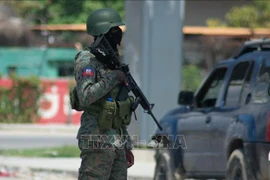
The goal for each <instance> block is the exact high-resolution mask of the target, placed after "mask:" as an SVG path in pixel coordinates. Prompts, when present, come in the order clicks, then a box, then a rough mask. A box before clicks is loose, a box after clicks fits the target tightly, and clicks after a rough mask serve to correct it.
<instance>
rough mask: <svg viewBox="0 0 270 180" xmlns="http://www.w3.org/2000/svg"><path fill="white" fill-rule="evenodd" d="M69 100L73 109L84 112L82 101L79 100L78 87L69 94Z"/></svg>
mask: <svg viewBox="0 0 270 180" xmlns="http://www.w3.org/2000/svg"><path fill="white" fill-rule="evenodd" d="M69 100H70V106H71V108H72V109H75V110H76V111H82V110H83V108H82V107H81V106H80V101H79V98H78V94H77V90H76V87H74V88H73V89H72V90H71V91H70V92H69Z"/></svg>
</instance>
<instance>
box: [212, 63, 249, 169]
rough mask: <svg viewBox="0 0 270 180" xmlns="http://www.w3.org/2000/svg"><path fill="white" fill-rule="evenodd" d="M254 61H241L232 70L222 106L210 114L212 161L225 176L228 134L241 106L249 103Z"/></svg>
mask: <svg viewBox="0 0 270 180" xmlns="http://www.w3.org/2000/svg"><path fill="white" fill-rule="evenodd" d="M253 64H254V63H253V61H241V62H239V63H238V64H236V65H235V66H234V68H233V70H232V73H231V75H230V78H229V81H228V83H227V84H226V88H225V89H224V92H223V95H222V99H221V104H220V105H219V106H218V107H217V108H215V110H213V111H212V112H210V113H209V114H208V118H209V119H211V120H210V123H209V130H210V134H211V138H210V139H211V144H210V148H211V153H210V154H211V159H212V163H213V167H214V172H215V173H217V174H223V173H225V172H226V162H227V147H226V146H228V145H227V144H225V142H226V138H227V132H228V131H233V130H234V129H231V128H229V126H230V124H231V123H233V122H234V120H235V119H236V118H237V114H239V113H241V110H242V109H241V108H240V107H241V106H242V107H243V106H245V105H247V104H248V103H249V100H250V98H251V94H250V79H251V74H252V70H253Z"/></svg>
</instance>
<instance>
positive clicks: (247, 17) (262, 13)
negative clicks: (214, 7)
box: [207, 0, 270, 28]
mask: <svg viewBox="0 0 270 180" xmlns="http://www.w3.org/2000/svg"><path fill="white" fill-rule="evenodd" d="M207 24H208V26H211V27H216V26H229V27H246V28H259V27H270V1H262V0H254V1H252V4H250V5H243V6H240V7H238V6H235V7H232V8H231V10H230V11H229V12H228V13H227V14H226V15H225V21H223V20H221V19H217V18H210V19H208V20H207Z"/></svg>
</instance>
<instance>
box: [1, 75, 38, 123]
mask: <svg viewBox="0 0 270 180" xmlns="http://www.w3.org/2000/svg"><path fill="white" fill-rule="evenodd" d="M11 80H12V87H11V88H10V89H7V88H3V87H1V88H0V98H1V101H0V123H32V122H36V121H37V120H38V100H39V98H40V96H41V94H42V92H43V90H42V89H43V88H41V86H40V80H39V79H38V78H37V77H35V76H31V77H28V78H19V77H17V76H12V77H11Z"/></svg>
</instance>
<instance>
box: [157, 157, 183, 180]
mask: <svg viewBox="0 0 270 180" xmlns="http://www.w3.org/2000/svg"><path fill="white" fill-rule="evenodd" d="M176 179H178V180H184V179H185V178H184V176H182V175H180V177H179V175H178V176H177V178H176V176H175V175H174V167H173V165H172V160H171V157H170V155H169V153H168V152H162V153H160V154H159V156H158V158H157V163H156V169H155V175H154V180H176Z"/></svg>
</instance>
